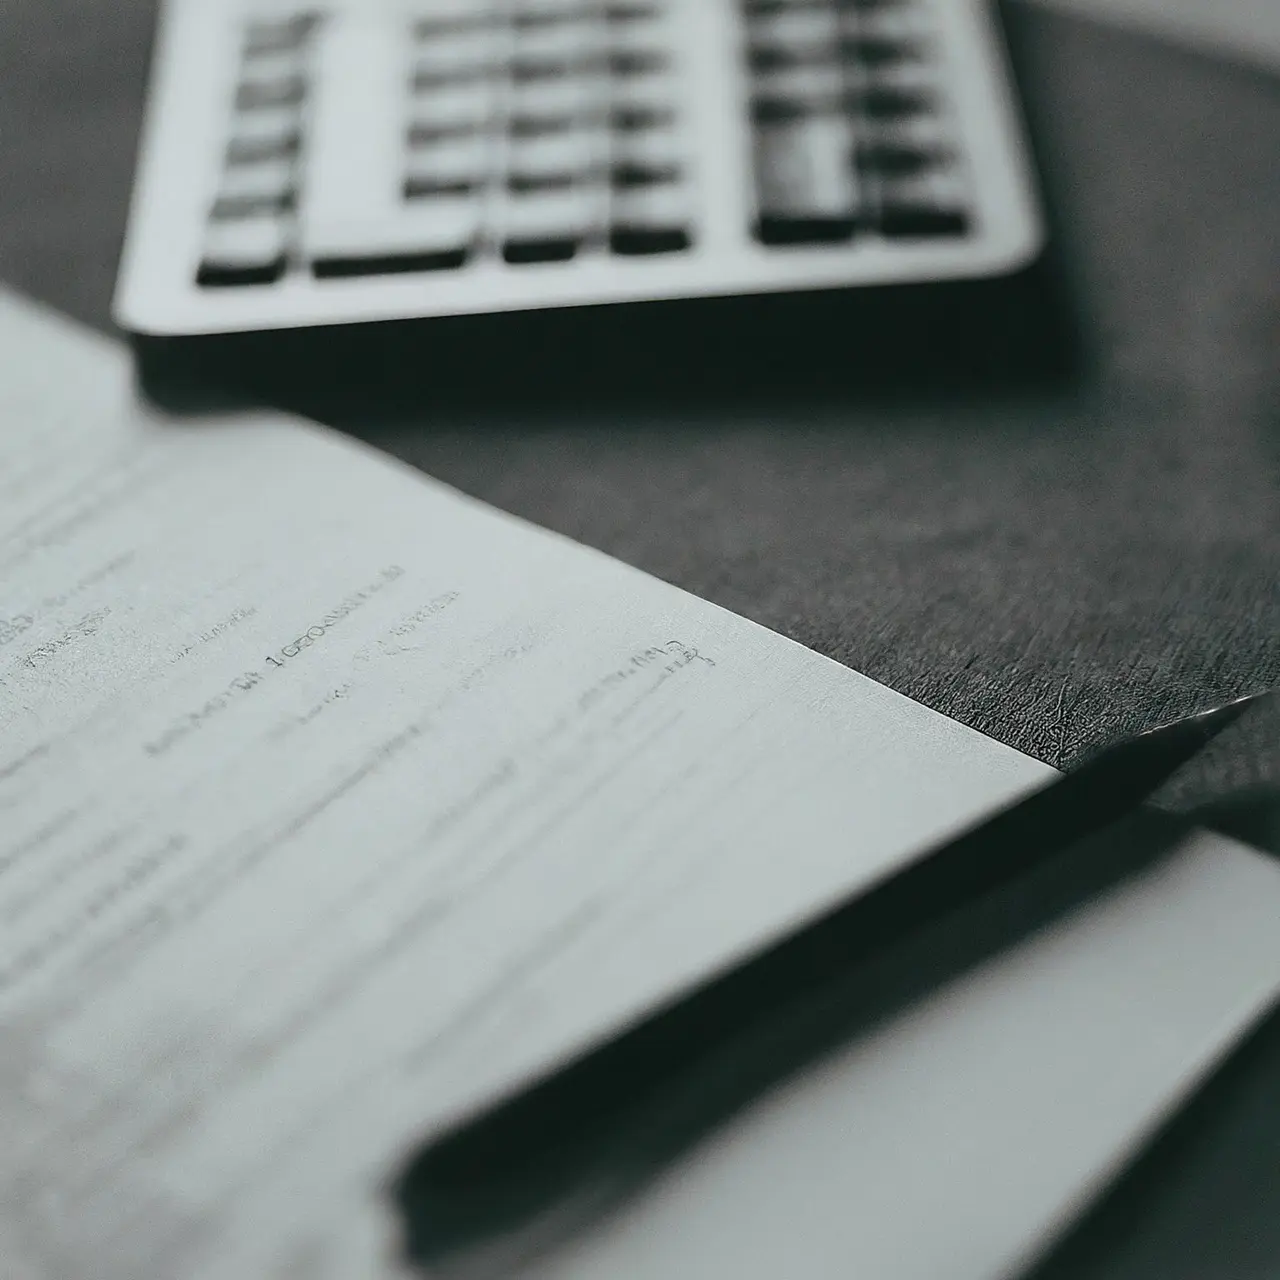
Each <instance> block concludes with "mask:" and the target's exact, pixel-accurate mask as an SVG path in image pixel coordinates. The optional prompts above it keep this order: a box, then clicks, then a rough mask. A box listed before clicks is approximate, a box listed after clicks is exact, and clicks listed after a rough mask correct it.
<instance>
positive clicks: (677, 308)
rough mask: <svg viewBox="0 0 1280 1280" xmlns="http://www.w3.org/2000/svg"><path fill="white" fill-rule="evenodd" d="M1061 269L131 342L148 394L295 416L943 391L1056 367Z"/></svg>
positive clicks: (1071, 333)
mask: <svg viewBox="0 0 1280 1280" xmlns="http://www.w3.org/2000/svg"><path fill="white" fill-rule="evenodd" d="M1060 277H1061V273H1059V272H1058V271H1056V269H1055V268H1054V266H1053V265H1052V264H1051V263H1050V262H1049V261H1042V262H1040V263H1037V264H1035V265H1034V266H1032V267H1031V268H1029V269H1026V270H1024V271H1021V272H1019V273H1017V274H1015V275H1012V276H1009V277H1006V278H1002V279H995V280H984V281H968V282H960V283H949V284H944V285H928V286H897V287H893V288H877V289H856V290H833V291H820V292H814V293H804V294H778V295H763V296H751V297H732V298H699V299H691V300H681V301H678V302H646V303H631V304H621V305H612V306H593V307H581V308H565V309H557V310H551V311H543V312H530V311H525V312H513V313H505V314H498V315H478V316H459V317H446V318H443V319H432V320H420V321H395V322H378V323H371V324H361V325H344V326H322V327H314V328H305V329H291V330H282V331H278V332H254V333H244V334H219V335H212V336H205V337H196V338H137V339H135V340H134V345H135V350H136V353H137V356H138V368H139V374H140V381H141V385H142V389H143V391H144V392H145V394H146V395H147V396H148V397H149V398H150V399H152V400H153V401H155V402H157V403H159V404H161V405H163V406H164V407H165V408H167V409H170V410H174V411H178V412H182V411H188V412H189V411H198V410H201V409H206V408H212V407H224V406H226V405H228V404H233V405H234V404H240V403H268V404H272V405H275V406H278V407H280V408H283V409H288V410H292V411H294V412H299V413H304V414H307V415H309V416H312V417H317V418H321V419H327V420H333V419H339V420H350V419H352V418H354V419H356V420H360V419H362V418H363V419H366V420H367V419H369V418H377V417H381V416H396V417H399V418H401V419H406V418H407V419H409V420H413V421H418V422H421V423H422V424H423V425H424V426H425V425H429V423H430V420H431V417H432V415H433V414H434V413H437V412H439V413H441V414H444V413H446V412H448V411H451V410H455V409H458V408H462V409H465V410H466V411H468V412H469V413H474V412H477V411H479V412H480V413H482V414H483V413H484V412H485V411H490V410H491V411H494V412H503V413H505V412H509V411H511V410H518V411H520V412H525V413H529V414H530V415H531V416H533V417H536V416H538V415H539V414H543V413H554V412H557V411H568V410H573V411H576V412H581V411H582V410H584V409H600V408H608V409H613V410H617V409H619V408H623V409H625V408H629V407H633V406H635V407H644V408H663V407H667V408H671V409H687V408H689V407H696V406H699V405H707V404H714V405H716V406H722V407H723V406H732V405H735V404H742V403H750V404H754V405H760V404H761V403H762V402H764V403H778V404H785V405H788V406H790V407H793V408H794V407H795V406H796V405H797V404H803V403H805V402H809V401H831V400H844V399H847V398H850V397H863V396H865V395H867V394H869V393H876V394H879V393H883V392H885V391H890V392H892V391H899V390H908V391H910V392H913V393H918V392H920V391H924V392H925V393H937V392H944V393H952V392H963V391H966V390H970V389H975V388H991V387H999V388H1020V389H1024V388H1028V387H1043V386H1045V385H1057V384H1060V383H1062V382H1063V381H1064V380H1068V379H1069V378H1070V377H1071V375H1072V372H1073V371H1074V369H1075V368H1076V366H1077V364H1078V355H1079V352H1078V343H1077V342H1076V340H1075V326H1074V325H1073V324H1072V322H1071V320H1070V307H1069V305H1068V303H1067V301H1066V299H1065V296H1064V290H1063V289H1062V287H1061V283H1060Z"/></svg>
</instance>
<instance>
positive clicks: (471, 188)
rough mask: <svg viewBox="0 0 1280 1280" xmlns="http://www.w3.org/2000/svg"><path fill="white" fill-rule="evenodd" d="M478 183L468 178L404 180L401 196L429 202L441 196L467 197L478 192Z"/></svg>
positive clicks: (418, 178) (417, 178) (416, 178)
mask: <svg viewBox="0 0 1280 1280" xmlns="http://www.w3.org/2000/svg"><path fill="white" fill-rule="evenodd" d="M480 185H481V184H480V183H479V182H477V181H475V180H474V179H470V178H428V177H415V178H406V179H405V180H404V183H403V185H402V187H401V194H403V196H404V198H405V199H406V200H431V199H438V198H440V197H442V196H469V195H474V194H475V193H476V192H477V191H479V190H480Z"/></svg>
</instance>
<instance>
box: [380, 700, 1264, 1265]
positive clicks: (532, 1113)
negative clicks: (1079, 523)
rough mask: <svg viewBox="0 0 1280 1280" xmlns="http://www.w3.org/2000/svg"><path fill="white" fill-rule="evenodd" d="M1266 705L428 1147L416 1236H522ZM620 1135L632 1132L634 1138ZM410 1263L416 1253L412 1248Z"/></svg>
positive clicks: (1126, 756) (1203, 717)
mask: <svg viewBox="0 0 1280 1280" xmlns="http://www.w3.org/2000/svg"><path fill="white" fill-rule="evenodd" d="M1267 696H1268V695H1267V694H1255V695H1252V696H1249V697H1245V698H1241V699H1239V700H1237V701H1235V702H1231V703H1227V704H1225V705H1223V706H1220V707H1217V708H1214V709H1213V710H1210V711H1206V712H1203V713H1201V714H1199V715H1194V716H1189V717H1186V718H1184V719H1181V720H1176V721H1173V722H1171V723H1169V724H1165V725H1162V726H1160V727H1158V728H1155V729H1151V730H1148V731H1147V732H1145V733H1142V734H1138V735H1136V736H1133V737H1129V738H1126V739H1123V740H1122V741H1120V742H1118V743H1115V744H1113V745H1111V746H1108V747H1106V748H1104V749H1103V750H1101V751H1100V752H1098V753H1097V754H1095V755H1094V756H1092V757H1091V758H1090V759H1088V760H1087V761H1086V762H1085V763H1084V764H1082V765H1081V766H1079V767H1078V768H1076V769H1075V770H1073V771H1072V772H1070V773H1067V774H1064V775H1062V776H1061V777H1058V778H1055V779H1053V780H1052V781H1050V782H1049V783H1047V784H1046V785H1045V786H1043V787H1041V788H1040V789H1038V790H1037V791H1035V792H1033V793H1032V794H1031V795H1030V796H1027V797H1024V798H1023V799H1021V800H1019V801H1016V802H1015V803H1013V804H1012V805H1010V806H1008V807H1007V808H1004V809H1002V810H1001V811H999V812H998V813H996V814H995V815H994V816H993V817H990V818H988V819H986V820H984V821H983V822H981V823H979V824H978V825H977V826H975V827H973V828H971V829H969V830H968V831H966V832H965V833H963V834H962V835H961V836H959V837H958V838H956V839H953V840H950V841H948V842H947V843H946V844H945V845H943V846H941V847H939V848H937V849H935V850H934V851H932V852H931V853H927V854H925V855H924V856H923V857H921V858H920V859H919V860H917V861H916V862H914V863H912V864H911V865H910V866H909V867H907V868H905V869H904V870H903V871H901V872H899V873H897V874H896V875H893V876H892V877H890V878H889V879H887V880H885V881H884V882H882V883H880V884H878V885H876V886H874V887H873V888H871V889H870V890H868V891H864V892H861V893H859V894H858V895H857V896H856V897H853V898H851V899H848V900H845V901H843V902H841V903H840V904H839V905H838V906H836V907H835V908H833V909H832V910H830V911H828V912H827V913H825V914H824V915H822V916H821V917H819V918H818V919H816V920H815V921H813V922H812V923H810V924H808V925H806V926H804V927H802V928H801V929H799V930H797V931H796V932H794V933H792V934H790V935H788V936H787V937H785V938H783V939H782V940H781V941H778V942H775V943H773V944H771V945H770V946H768V947H767V948H766V949H764V950H762V951H760V952H758V953H757V954H755V955H754V956H752V957H750V958H749V959H747V960H746V961H744V962H743V963H740V964H738V965H736V966H734V967H733V968H732V969H730V970H728V971H726V972H724V973H721V974H717V975H715V976H713V977H711V978H710V979H708V980H707V981H705V982H704V983H703V984H701V985H699V986H697V987H695V988H694V989H692V990H691V991H688V992H686V993H685V994H683V995H681V996H679V997H677V998H676V999H674V1000H673V1001H671V1002H669V1003H667V1004H665V1005H663V1006H661V1007H660V1008H659V1009H658V1010H657V1011H656V1012H654V1013H651V1014H649V1015H648V1016H646V1017H644V1018H643V1019H642V1020H641V1021H639V1022H636V1023H633V1024H632V1025H631V1026H629V1027H627V1028H626V1029H625V1030H623V1031H622V1032H621V1033H619V1034H617V1035H615V1036H613V1037H612V1038H610V1039H608V1040H606V1041H604V1042H601V1043H597V1044H596V1045H594V1046H592V1047H590V1048H589V1049H588V1050H587V1051H586V1052H585V1053H583V1054H581V1055H580V1056H579V1057H577V1058H575V1059H572V1060H571V1061H569V1062H568V1063H567V1064H565V1065H563V1066H561V1067H559V1068H558V1069H555V1070H553V1071H551V1072H550V1073H548V1074H546V1075H544V1076H542V1077H540V1078H537V1079H535V1080H534V1081H533V1082H532V1083H530V1084H529V1085H528V1086H526V1087H524V1088H522V1089H520V1090H519V1091H518V1092H516V1093H514V1094H511V1095H509V1096H507V1097H506V1098H504V1099H501V1100H500V1101H499V1102H498V1103H497V1104H496V1105H494V1106H492V1107H490V1108H488V1109H486V1110H484V1111H482V1112H480V1113H478V1114H477V1115H475V1116H473V1117H471V1118H469V1119H467V1120H465V1121H463V1122H462V1123H461V1124H459V1125H457V1126H455V1127H454V1128H452V1129H450V1130H448V1131H446V1132H445V1133H443V1134H442V1135H440V1136H438V1137H436V1138H434V1139H433V1140H431V1141H429V1142H428V1143H427V1144H426V1145H425V1146H424V1147H423V1148H422V1149H421V1150H420V1151H419V1152H418V1153H417V1154H416V1155H415V1157H414V1158H413V1160H412V1162H411V1163H410V1165H409V1167H408V1168H407V1169H406V1170H405V1171H404V1172H403V1173H402V1174H401V1176H400V1178H399V1179H398V1189H397V1196H398V1197H399V1199H400V1200H401V1201H402V1204H404V1205H405V1206H406V1209H407V1210H408V1211H409V1212H410V1213H411V1214H417V1215H419V1216H420V1217H421V1215H424V1214H425V1215H426V1216H427V1217H428V1218H429V1219H430V1221H419V1222H417V1223H416V1224H415V1225H414V1229H413V1234H415V1235H418V1236H420V1237H422V1238H423V1239H429V1241H433V1242H435V1246H438V1247H439V1248H440V1250H441V1251H442V1252H445V1253H448V1252H450V1251H452V1250H454V1249H458V1248H466V1247H468V1246H469V1245H471V1244H473V1243H475V1242H476V1241H477V1240H480V1239H483V1238H485V1237H486V1236H489V1235H501V1234H504V1233H509V1232H513V1231H519V1230H520V1229H522V1228H523V1227H525V1225H526V1224H527V1223H528V1222H529V1221H530V1220H532V1219H534V1218H536V1217H537V1215H539V1214H540V1213H544V1212H545V1211H546V1210H547V1209H548V1208H552V1207H555V1206H556V1205H557V1204H558V1203H560V1202H562V1201H564V1200H565V1199H566V1198H567V1197H572V1195H573V1193H574V1190H575V1181H576V1180H580V1179H582V1178H583V1177H589V1176H590V1175H592V1173H593V1172H595V1171H597V1170H598V1169H599V1168H600V1167H601V1166H602V1163H603V1160H602V1157H606V1158H607V1156H608V1153H609V1151H610V1147H611V1144H612V1145H615V1146H620V1145H623V1144H625V1142H626V1141H628V1140H634V1136H635V1134H636V1132H637V1131H638V1130H640V1131H642V1130H643V1127H644V1125H645V1124H647V1123H649V1117H651V1116H652V1115H653V1114H655V1113H656V1109H657V1108H658V1107H660V1105H661V1100H662V1098H663V1096H664V1094H665V1093H666V1092H667V1091H668V1090H671V1089H677V1088H679V1085H680V1081H681V1080H684V1079H687V1078H689V1076H690V1075H691V1074H693V1075H696V1073H697V1072H698V1070H699V1068H700V1067H701V1066H703V1065H704V1064H705V1063H706V1062H709V1061H710V1060H711V1058H712V1057H713V1055H715V1054H717V1053H722V1052H723V1050H724V1047H725V1045H726V1043H730V1044H732V1043H735V1042H738V1041H742V1042H744V1043H745V1042H746V1041H747V1040H748V1039H749V1038H750V1037H751V1036H752V1035H753V1034H755V1033H757V1032H759V1031H760V1029H761V1028H762V1027H763V1028H765V1029H766V1030H767V1027H768V1024H769V1023H770V1022H771V1021H772V1020H775V1019H779V1018H781V1017H785V1015H786V1014H787V1013H788V1011H789V1010H791V1009H793V1008H795V1007H796V1006H798V1005H807V1006H809V1007H812V1006H813V1004H814V1001H815V995H817V996H819V997H820V996H821V993H822V990H823V989H824V987H827V986H832V987H834V986H836V985H838V984H839V983H840V982H841V981H842V980H843V979H844V978H845V977H846V976H847V975H848V974H849V973H850V972H851V971H853V970H855V969H859V968H861V967H862V966H865V965H868V964H871V963H872V962H874V961H875V960H876V959H877V958H878V957H879V956H881V955H883V954H884V953H886V952H888V951H890V950H891V949H892V948H894V947H896V946H898V945H899V944H901V943H903V942H905V941H906V940H908V939H910V938H912V937H914V936H915V935H916V934H918V933H920V932H922V931H924V930H926V929H928V928H930V927H932V926H934V925H937V924H939V923H940V922H942V921H944V920H945V919H946V918H948V917H950V916H951V915H952V914H953V913H956V912H960V911H963V910H964V909H965V908H966V907H967V906H969V905H971V904H973V903H975V902H977V901H978V900H980V899H982V898H983V897H984V896H985V895H987V894H990V893H992V892H994V891H997V890H1000V889H1003V888H1006V887H1008V886H1010V885H1012V884H1014V883H1016V882H1018V881H1019V880H1021V879H1022V878H1023V877H1024V876H1029V875H1030V874H1031V873H1032V872H1033V871H1035V870H1036V869H1037V868H1040V867H1042V866H1044V865H1045V864H1047V863H1048V862H1049V860H1050V859H1051V858H1052V857H1053V856H1054V855H1055V854H1058V853H1060V852H1062V851H1063V850H1066V849H1067V848H1068V847H1069V846H1071V845H1073V844H1075V843H1076V842H1077V841H1079V840H1082V839H1083V838H1084V837H1085V836H1088V835H1090V834H1092V833H1094V832H1097V831H1101V830H1102V829H1103V828H1105V827H1107V826H1109V825H1111V824H1112V823H1113V822H1115V821H1116V820H1117V819H1119V818H1121V817H1122V816H1124V815H1125V814H1126V813H1128V812H1130V811H1131V810H1133V809H1136V808H1137V806H1138V805H1140V804H1141V803H1142V801H1143V800H1144V799H1146V797H1147V796H1149V795H1150V794H1151V792H1152V791H1154V790H1155V788H1156V787H1158V786H1159V785H1160V784H1161V783H1162V782H1163V781H1164V780H1165V779H1166V778H1168V777H1169V776H1170V775H1171V774H1172V773H1173V772H1174V771H1175V770H1176V769H1178V768H1179V767H1180V766H1181V765H1182V764H1183V763H1185V762H1186V761H1188V760H1189V759H1191V757H1192V756H1194V755H1195V754H1196V753H1197V752H1198V751H1199V750H1200V749H1201V748H1202V747H1203V746H1204V745H1205V744H1206V743H1208V742H1209V741H1210V740H1212V739H1213V738H1214V737H1216V736H1217V734H1218V733H1220V732H1221V731H1222V730H1223V729H1225V728H1226V727H1227V726H1228V725H1229V724H1231V723H1232V722H1233V721H1235V720H1236V719H1237V718H1238V717H1239V716H1240V715H1242V714H1243V713H1244V712H1245V710H1247V709H1248V708H1249V707H1250V706H1252V705H1254V704H1255V703H1257V702H1258V701H1259V700H1261V699H1262V698H1264V697H1267ZM627 1135H630V1139H629V1138H628V1136H627ZM411 1252H415V1253H417V1252H419V1250H417V1249H411Z"/></svg>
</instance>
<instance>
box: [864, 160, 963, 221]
mask: <svg viewBox="0 0 1280 1280" xmlns="http://www.w3.org/2000/svg"><path fill="white" fill-rule="evenodd" d="M879 192H880V194H879V208H878V210H877V224H878V226H879V228H880V231H881V233H882V234H884V235H886V236H890V237H895V238H906V237H916V236H919V237H935V236H958V235H963V234H965V232H967V231H968V229H969V226H970V222H971V217H970V208H969V196H968V192H967V191H966V189H965V183H964V181H963V178H962V176H961V174H960V171H959V169H958V168H957V167H956V166H954V165H953V166H950V167H947V168H941V169H935V170H932V171H930V172H927V173H922V174H913V175H908V176H903V177H893V178H887V177H886V178H882V179H881V182H880V188H879Z"/></svg>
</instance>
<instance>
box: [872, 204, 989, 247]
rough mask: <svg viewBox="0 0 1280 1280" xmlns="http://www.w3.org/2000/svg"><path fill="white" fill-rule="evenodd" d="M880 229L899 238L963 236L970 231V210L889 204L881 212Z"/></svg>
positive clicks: (887, 234)
mask: <svg viewBox="0 0 1280 1280" xmlns="http://www.w3.org/2000/svg"><path fill="white" fill-rule="evenodd" d="M879 221H880V230H881V231H882V232H883V233H884V234H885V235H886V236H891V237H894V238H897V239H907V238H916V237H934V236H962V235H964V234H965V233H966V232H967V231H968V230H969V212H968V210H967V209H959V208H943V207H937V208H934V207H931V206H928V205H915V204H896V203H895V204H889V205H886V206H885V207H884V208H883V209H882V210H881V212H880V220H879Z"/></svg>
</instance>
